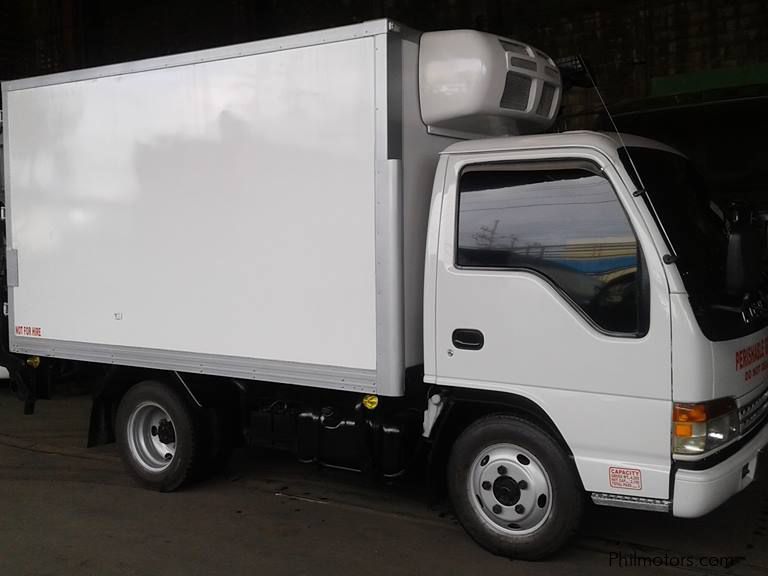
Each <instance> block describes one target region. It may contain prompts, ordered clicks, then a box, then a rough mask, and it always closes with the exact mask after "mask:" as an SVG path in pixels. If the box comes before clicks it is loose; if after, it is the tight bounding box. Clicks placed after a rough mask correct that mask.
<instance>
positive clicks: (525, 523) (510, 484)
mask: <svg viewBox="0 0 768 576" xmlns="http://www.w3.org/2000/svg"><path fill="white" fill-rule="evenodd" d="M467 490H468V497H469V499H470V502H472V506H473V508H474V510H475V512H476V513H477V515H478V517H479V518H480V519H481V520H482V521H483V523H484V524H485V525H486V526H487V527H489V528H491V529H492V530H494V531H495V532H498V533H501V534H504V535H506V536H523V535H525V534H530V533H532V532H535V531H536V530H538V529H539V528H540V527H541V526H542V525H543V524H544V523H545V522H546V521H547V520H548V519H549V517H550V515H551V513H552V485H551V483H550V480H549V475H548V474H547V471H546V469H545V468H544V466H542V464H541V462H540V461H539V459H538V458H536V457H535V456H534V455H533V454H531V452H529V451H528V450H526V449H525V448H522V447H520V446H517V445H515V444H495V445H493V446H489V447H487V448H485V449H484V450H482V451H481V452H480V454H478V456H477V458H475V460H474V462H473V463H472V466H471V467H470V473H469V478H468V480H467Z"/></svg>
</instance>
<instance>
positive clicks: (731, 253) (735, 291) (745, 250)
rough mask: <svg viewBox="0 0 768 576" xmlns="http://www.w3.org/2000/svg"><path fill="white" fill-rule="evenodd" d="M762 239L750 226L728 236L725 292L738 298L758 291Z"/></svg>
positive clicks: (735, 228) (736, 228)
mask: <svg viewBox="0 0 768 576" xmlns="http://www.w3.org/2000/svg"><path fill="white" fill-rule="evenodd" d="M759 247H760V239H759V238H758V237H757V234H756V231H755V230H754V228H752V227H750V226H737V227H734V228H733V229H732V230H731V233H730V235H729V236H728V253H727V255H726V261H725V291H726V293H727V294H728V295H729V296H735V297H738V298H741V297H743V296H744V295H745V294H746V293H748V292H752V291H754V290H756V289H757V287H758V285H759V282H760V265H761V262H760V249H759Z"/></svg>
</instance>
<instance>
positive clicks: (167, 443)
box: [127, 401, 176, 473]
mask: <svg viewBox="0 0 768 576" xmlns="http://www.w3.org/2000/svg"><path fill="white" fill-rule="evenodd" d="M127 428H128V430H127V432H128V434H127V437H128V447H129V449H130V450H131V456H133V459H134V460H135V461H136V462H137V463H138V464H139V465H140V466H141V467H142V468H144V469H146V470H147V471H148V472H153V473H157V472H162V471H163V470H165V469H166V468H168V466H170V465H171V462H173V457H174V456H175V454H176V429H175V427H174V425H173V420H172V419H171V417H170V416H169V414H168V412H166V411H165V410H164V409H163V408H162V407H161V406H160V405H159V404H156V403H155V402H150V401H147V402H142V403H141V404H139V405H138V406H136V408H135V409H134V410H133V412H131V415H130V416H129V417H128V425H127Z"/></svg>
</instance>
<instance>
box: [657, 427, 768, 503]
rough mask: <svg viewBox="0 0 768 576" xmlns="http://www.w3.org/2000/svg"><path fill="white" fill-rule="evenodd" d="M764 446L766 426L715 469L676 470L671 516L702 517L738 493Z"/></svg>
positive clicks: (767, 437)
mask: <svg viewBox="0 0 768 576" xmlns="http://www.w3.org/2000/svg"><path fill="white" fill-rule="evenodd" d="M767 445H768V425H764V426H763V427H762V430H760V432H758V433H757V434H756V435H755V437H754V438H752V439H751V440H750V441H749V442H748V443H747V444H746V445H744V447H743V448H741V450H739V451H738V452H736V453H735V454H733V455H732V456H731V457H730V458H728V459H726V460H723V461H722V462H720V463H719V464H717V465H716V466H713V467H712V468H707V469H706V470H686V469H678V470H677V472H676V474H675V487H674V498H673V500H672V513H673V515H675V516H679V517H681V518H697V517H698V516H703V515H704V514H707V513H708V512H711V511H712V510H714V509H715V508H717V507H718V506H720V505H721V504H722V503H723V502H725V501H726V500H728V499H729V498H730V497H731V496H733V495H734V494H737V493H738V492H741V491H742V490H743V489H744V488H746V487H747V486H749V485H750V484H751V483H752V481H753V480H754V479H755V472H756V470H757V459H758V455H759V453H760V451H761V450H763V449H764V448H765V447H766V446H767ZM765 456H767V457H768V454H766V455H765Z"/></svg>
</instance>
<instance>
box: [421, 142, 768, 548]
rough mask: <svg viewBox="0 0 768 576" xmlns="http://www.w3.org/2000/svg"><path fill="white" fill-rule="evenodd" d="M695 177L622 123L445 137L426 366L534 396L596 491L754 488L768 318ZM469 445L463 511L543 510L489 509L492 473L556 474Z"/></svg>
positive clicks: (708, 497) (677, 501) (695, 510)
mask: <svg viewBox="0 0 768 576" xmlns="http://www.w3.org/2000/svg"><path fill="white" fill-rule="evenodd" d="M697 186H698V183H697V181H696V180H695V177H694V173H693V171H692V169H691V167H690V163H689V161H688V160H687V159H686V158H685V157H684V156H683V155H681V154H680V153H679V152H677V151H675V150H674V149H672V148H670V147H668V146H665V145H663V144H660V143H658V142H654V141H651V140H648V139H644V138H639V137H634V136H629V135H620V134H602V133H594V132H566V133H560V134H545V135H531V136H518V137H514V138H498V139H486V140H476V141H468V142H461V143H457V144H454V145H452V146H450V147H448V148H447V149H446V150H445V151H444V152H443V154H442V155H441V158H440V162H439V166H438V169H437V175H436V178H435V186H434V191H433V195H432V204H431V212H430V220H429V233H428V238H429V241H428V245H427V258H426V266H425V269H426V272H425V306H424V310H425V322H424V325H425V338H424V340H425V381H427V382H429V383H431V384H434V385H435V386H438V387H445V388H446V389H451V388H460V389H464V390H467V389H471V390H482V391H484V392H486V393H487V392H488V391H493V392H496V393H498V394H499V395H501V396H513V397H516V398H520V399H524V400H525V401H526V402H530V403H531V404H532V405H535V406H537V407H539V408H540V409H541V411H542V412H543V413H544V414H546V416H547V417H548V419H549V420H550V422H551V424H552V425H553V427H554V428H555V430H554V433H553V435H554V436H555V437H556V438H558V439H559V440H560V442H561V446H562V447H563V448H564V449H565V450H566V451H567V453H568V454H569V456H570V457H571V458H572V462H573V465H574V467H575V470H577V472H578V478H579V481H580V483H581V485H582V486H583V488H584V489H585V490H586V491H587V492H588V493H590V494H591V498H592V500H593V501H594V502H595V503H597V504H604V505H612V506H621V507H629V508H637V509H647V510H657V511H668V512H672V513H673V514H674V515H675V516H681V517H696V516H701V515H703V514H706V513H707V512H709V511H710V510H712V509H714V508H715V507H717V506H718V505H720V504H721V503H723V502H724V501H725V500H726V499H727V498H728V497H730V496H731V495H733V494H735V493H736V492H738V491H740V490H741V489H743V488H744V487H746V486H747V485H748V484H750V483H751V482H752V480H753V479H754V475H755V468H756V459H757V454H758V452H759V451H760V449H761V448H762V447H764V446H765V445H766V443H768V427H766V426H765V422H766V416H767V415H768V379H767V377H766V376H767V375H766V373H765V369H766V361H765V360H764V359H763V358H764V357H765V353H766V344H765V343H766V337H768V327H767V326H768V324H767V323H766V316H765V315H764V314H763V313H762V310H763V309H764V308H763V307H764V304H763V301H762V292H761V290H760V289H759V286H758V283H757V281H756V280H747V282H748V283H750V286H749V288H748V289H747V290H745V289H744V286H743V285H742V286H739V287H736V286H730V287H729V286H728V278H727V276H728V270H727V268H730V269H733V268H736V269H739V270H740V269H741V268H743V267H751V268H753V269H755V272H757V271H758V270H759V266H760V265H761V262H760V260H758V259H753V260H750V261H745V260H744V256H743V252H749V251H745V250H743V248H744V246H743V245H741V240H738V241H735V240H731V241H729V240H728V236H729V229H728V225H727V223H726V222H725V220H724V217H723V215H722V213H721V212H718V211H717V210H716V209H714V208H713V206H711V205H709V204H708V203H707V202H706V200H705V199H701V198H699V197H698V194H699V192H700V189H699V188H698V187H697ZM734 228H735V226H734V225H731V229H730V234H734ZM737 236H740V234H737ZM744 242H746V243H748V242H749V241H746V240H745V241H744ZM734 244H735V246H734ZM740 250H741V252H740ZM752 252H754V250H752ZM726 253H730V255H729V256H728V255H726ZM737 253H738V254H737ZM734 259H736V260H739V262H734V261H729V260H734ZM741 280H743V278H741ZM741 280H739V279H737V280H735V283H736V284H739V282H740V281H741ZM731 284H733V282H731ZM742 284H743V282H742ZM481 446H482V448H481V449H480V450H479V453H476V454H475V456H476V458H475V459H474V461H473V463H472V464H470V465H469V467H468V470H467V478H468V479H467V480H466V482H465V486H464V489H466V490H467V491H468V492H469V493H470V495H469V497H468V498H467V501H468V502H471V503H472V505H473V506H472V508H473V509H474V513H475V514H476V515H477V516H478V517H480V518H483V519H484V520H487V522H486V524H487V526H489V527H491V528H492V529H496V530H497V531H498V532H499V533H500V534H503V533H504V532H505V531H506V532H508V533H509V532H510V531H516V532H517V533H518V534H519V533H520V532H521V528H515V526H520V525H521V520H522V528H523V530H522V532H523V533H525V528H528V529H530V530H533V531H535V529H536V526H537V524H536V522H539V521H540V517H541V516H543V514H544V513H543V512H542V513H541V514H539V515H538V516H537V515H536V514H535V513H534V514H533V516H531V515H530V514H528V512H527V510H528V506H523V508H522V509H523V510H525V511H526V512H525V513H524V514H522V515H521V514H515V513H514V509H512V510H513V511H512V513H510V508H509V507H508V506H501V507H499V508H494V505H495V504H496V503H497V501H498V500H499V498H498V494H497V492H498V491H497V490H495V487H496V486H497V485H498V482H499V478H503V477H504V476H512V477H515V478H517V479H519V478H520V477H524V478H525V479H526V480H525V483H526V484H527V485H528V486H529V488H530V487H533V490H534V492H536V491H538V493H540V494H543V495H545V496H546V498H544V499H543V500H544V501H546V499H547V498H551V497H552V494H553V492H554V491H555V490H554V488H553V485H552V483H551V482H552V479H553V477H554V475H552V474H549V473H548V472H547V470H546V469H547V466H546V465H545V464H544V462H543V461H538V464H534V463H532V462H534V456H535V455H532V454H529V453H527V452H526V453H520V452H516V451H515V450H514V449H510V447H509V446H504V445H496V447H493V445H484V444H482V443H481ZM521 455H522V456H523V458H522V459H521V458H520V456H521ZM486 457H490V462H485V463H484V459H485V458H486ZM539 457H540V456H539ZM478 458H479V459H478ZM531 467H533V468H534V470H533V473H532V472H531ZM488 469H491V471H490V472H488ZM499 470H501V472H499ZM473 479H474V480H473ZM537 482H538V484H537ZM483 485H485V486H486V487H489V486H490V487H492V489H488V490H485V489H483ZM521 494H523V493H521ZM473 496H474V497H473ZM475 503H477V505H476V506H475ZM494 510H498V513H496V512H494ZM526 521H530V522H528V523H526Z"/></svg>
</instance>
